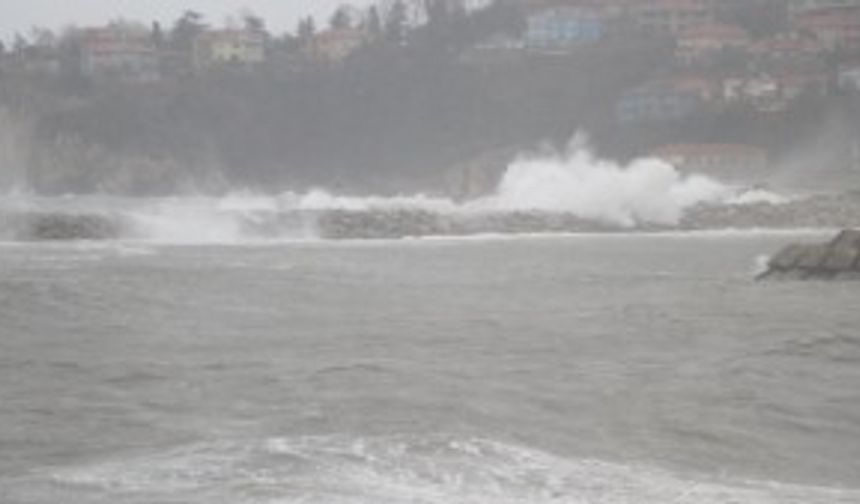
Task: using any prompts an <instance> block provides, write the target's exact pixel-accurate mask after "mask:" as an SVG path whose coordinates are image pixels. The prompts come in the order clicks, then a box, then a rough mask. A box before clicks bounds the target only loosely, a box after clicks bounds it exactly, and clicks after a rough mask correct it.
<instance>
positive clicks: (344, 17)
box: [329, 6, 352, 30]
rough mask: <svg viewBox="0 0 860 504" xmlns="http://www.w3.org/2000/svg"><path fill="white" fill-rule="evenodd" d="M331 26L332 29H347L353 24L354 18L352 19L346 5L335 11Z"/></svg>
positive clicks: (330, 20) (330, 21)
mask: <svg viewBox="0 0 860 504" xmlns="http://www.w3.org/2000/svg"><path fill="white" fill-rule="evenodd" d="M329 26H331V28H332V30H345V29H347V28H350V27H351V26H352V19H350V15H349V12H348V11H347V9H346V7H344V6H340V7H338V8H337V10H336V11H334V14H332V16H331V19H329Z"/></svg>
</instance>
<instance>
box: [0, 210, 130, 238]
mask: <svg viewBox="0 0 860 504" xmlns="http://www.w3.org/2000/svg"><path fill="white" fill-rule="evenodd" d="M16 228H17V232H16V238H17V239H18V240H21V241H78V240H110V239H116V238H119V237H120V236H121V234H122V224H121V223H120V222H119V221H118V220H117V219H115V218H111V217H109V216H104V215H97V214H64V213H34V214H29V215H22V216H20V218H19V221H18V222H17V225H16Z"/></svg>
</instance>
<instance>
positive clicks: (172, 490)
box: [0, 435, 860, 504]
mask: <svg viewBox="0 0 860 504" xmlns="http://www.w3.org/2000/svg"><path fill="white" fill-rule="evenodd" d="M4 486H5V487H6V488H5V491H6V492H7V494H8V495H11V496H12V497H13V499H14V498H15V496H16V495H19V494H20V495H28V496H30V500H27V501H21V502H42V501H39V500H38V498H37V496H39V495H53V496H55V497H56V496H61V495H66V496H74V497H75V501H76V502H82V503H86V502H111V501H113V502H117V501H122V502H155V501H158V502H167V501H170V502H174V501H175V502H188V503H196V502H213V501H217V502H233V503H242V502H279V503H289V502H296V503H298V502H301V503H321V504H322V503H339V504H352V503H355V504H364V503H374V504H378V503H389V504H399V503H412V504H414V503H421V504H436V503H440V504H442V503H444V504H458V503H464V504H465V503H470V504H471V503H474V504H481V503H493V504H506V503H511V504H514V503H516V504H541V503H558V502H570V503H573V502H575V503H583V504H587V503H604V502H613V503H618V504H628V503H629V504H634V503H635V504H652V503H653V504H658V503H659V504H665V503H667V502H678V503H682V502H683V503H689V504H728V503H735V502H744V503H746V504H775V503H780V504H801V503H803V504H818V503H821V504H824V503H827V504H840V503H849V502H858V499H860V491H857V490H845V489H835V488H822V487H808V486H797V485H787V484H779V483H772V482H768V483H764V482H761V483H759V482H748V481H716V480H708V479H705V478H695V477H691V476H681V475H677V474H673V473H671V472H668V471H664V470H659V469H651V468H646V467H640V466H634V465H624V464H617V463H607V462H601V461H596V460H577V459H566V458H562V457H558V456H555V455H551V454H549V453H545V452H542V451H538V450H533V449H529V448H524V447H520V446H514V445H510V444H505V443H501V442H497V441H494V440H489V439H481V438H471V437H462V436H451V435H424V436H416V435H391V436H379V437H359V436H347V435H336V436H315V437H285V438H271V439H265V440H260V441H232V442H227V441H225V442H220V443H216V444H209V445H196V446H189V447H184V448H179V449H175V450H172V451H168V452H164V453H157V454H151V455H147V456H139V457H137V458H130V459H123V460H113V461H107V462H103V463H98V464H95V465H91V466H87V467H75V468H67V469H59V470H52V471H48V472H45V473H43V474H37V475H34V476H31V477H29V478H27V479H23V480H17V481H14V482H12V483H6V484H4V483H3V481H2V480H0V489H4V488H3V487H4ZM16 502H18V501H16Z"/></svg>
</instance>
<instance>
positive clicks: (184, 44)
mask: <svg viewBox="0 0 860 504" xmlns="http://www.w3.org/2000/svg"><path fill="white" fill-rule="evenodd" d="M205 30H206V24H205V23H204V22H203V15H202V14H200V13H199V12H195V11H192V10H188V11H185V12H184V13H183V14H182V16H181V17H180V18H179V19H177V20H176V23H175V24H174V25H173V30H172V31H171V32H170V42H171V44H172V45H173V48H174V49H176V50H179V51H191V50H192V49H193V47H194V40H195V39H196V38H197V37H198V36H199V35H200V34H201V33H203V32H204V31H205Z"/></svg>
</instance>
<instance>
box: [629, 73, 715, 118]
mask: <svg viewBox="0 0 860 504" xmlns="http://www.w3.org/2000/svg"><path fill="white" fill-rule="evenodd" d="M676 84H677V83H675V82H673V81H654V82H649V83H646V84H643V85H641V86H638V87H636V88H633V89H632V90H630V91H628V92H626V93H624V94H623V95H622V96H621V98H620V99H619V100H618V101H617V103H616V104H615V118H616V120H617V121H618V122H619V123H620V124H627V125H635V124H648V123H666V122H676V121H681V120H683V119H686V118H688V117H690V116H692V115H693V114H695V113H696V112H697V111H699V110H700V109H701V107H702V106H703V100H702V98H701V96H700V94H699V91H698V90H689V89H682V88H679V87H678V86H677V85H676Z"/></svg>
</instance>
